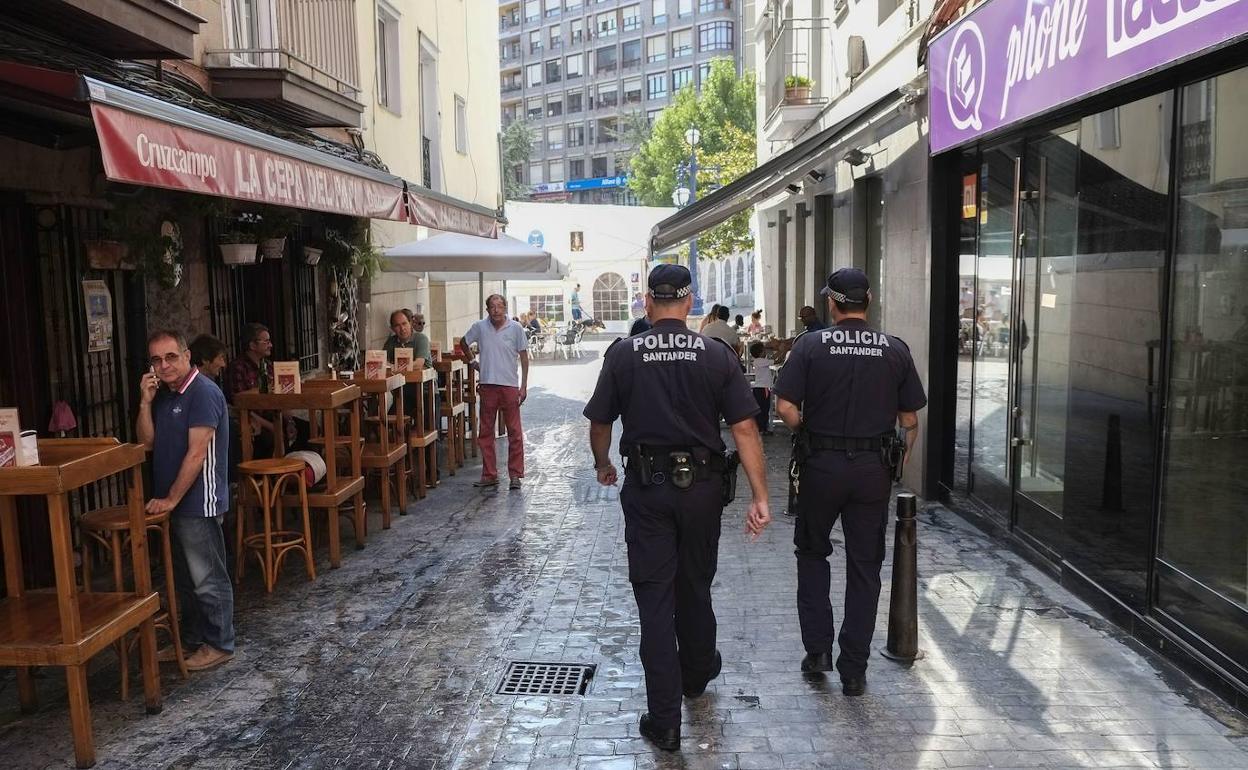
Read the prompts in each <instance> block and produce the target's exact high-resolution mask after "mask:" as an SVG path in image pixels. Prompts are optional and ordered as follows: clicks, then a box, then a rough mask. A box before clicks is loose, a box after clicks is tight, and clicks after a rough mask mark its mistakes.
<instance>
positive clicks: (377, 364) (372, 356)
mask: <svg viewBox="0 0 1248 770" xmlns="http://www.w3.org/2000/svg"><path fill="white" fill-rule="evenodd" d="M364 379H366V380H384V379H386V351H384V350H366V351H364Z"/></svg>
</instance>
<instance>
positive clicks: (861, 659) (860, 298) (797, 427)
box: [775, 267, 927, 695]
mask: <svg viewBox="0 0 1248 770" xmlns="http://www.w3.org/2000/svg"><path fill="white" fill-rule="evenodd" d="M870 288H871V287H870V283H869V282H868V281H867V276H866V275H865V274H864V273H863V272H862V271H861V270H857V269H855V268H851V267H847V268H842V269H840V270H837V271H836V272H835V273H833V274H832V275H830V276H829V277H828V282H827V286H826V287H825V288H824V289H823V291H822V294H823V296H824V297H826V298H827V302H828V309H829V312H830V313H831V315H832V320H833V322H834V323H835V324H836V326H835V327H834V328H832V329H827V330H821V331H812V332H809V333H806V334H803V335H801V336H800V337H798V339H797V341H796V342H795V343H794V344H793V349H792V351H791V352H790V353H789V357H788V360H787V361H786V363H785V365H784V368H782V369H781V370H780V378H779V380H778V381H777V382H776V388H775V391H776V412H777V413H778V414H779V415H780V419H782V420H784V424H785V425H787V426H788V427H789V428H790V429H792V430H793V431H794V433H797V434H798V439H799V445H800V442H802V441H805V446H806V447H808V449H809V453H810V454H809V457H808V458H806V459H805V461H804V462H803V463H802V464H801V470H800V475H799V477H798V482H797V483H798V494H797V520H796V522H795V527H794V531H793V544H794V545H795V546H796V551H795V553H796V555H797V612H798V619H799V621H800V623H801V628H802V644H803V646H804V647H805V648H806V657H805V658H803V659H802V663H801V670H802V671H803V672H804V673H814V672H822V671H831V670H832V640H833V618H832V602H831V599H830V598H829V593H830V591H831V573H830V571H829V568H828V556H830V555H831V554H832V541H831V539H830V536H831V532H832V526H833V525H834V524H835V523H836V521H837V519H838V518H839V519H840V520H841V529H842V531H843V532H844V534H845V565H846V576H845V617H844V618H843V619H842V620H841V633H840V637H839V638H838V640H837V641H838V642H839V644H840V648H841V652H840V655H839V656H838V657H837V659H836V670H837V671H838V672H840V675H841V691H842V692H843V693H844V694H845V695H862V694H863V692H864V691H865V688H866V681H867V658H868V657H869V656H870V654H871V637H872V635H873V634H874V633H875V615H876V610H877V609H878V606H879V601H880V567H881V565H883V563H884V533H885V526H886V525H887V523H888V496H889V492H890V491H891V489H892V477H893V471H894V468H892V467H890V463H891V462H893V461H894V460H893V457H894V456H893V455H892V450H893V449H894V447H893V441H894V440H895V439H896V434H895V429H896V427H897V426H898V425H900V426H901V428H902V430H903V431H904V432H905V434H906V438H905V445H904V457H897V458H896V460H897V461H899V462H904V461H906V460H909V458H910V450H911V449H912V448H913V447H914V442H915V439H916V437H917V436H918V425H919V418H918V415H917V414H915V413H916V412H917V411H918V410H919V409H922V408H923V407H924V406H926V405H927V396H926V394H925V393H924V392H923V384H922V383H921V382H920V381H919V374H918V372H917V371H915V368H914V359H912V358H911V357H910V348H909V347H907V346H906V343H904V342H902V341H901V340H900V339H898V338H897V337H893V336H891V335H887V334H883V333H881V332H878V331H876V330H874V329H872V328H871V327H869V326H868V325H867V308H868V307H870V305H871V291H870Z"/></svg>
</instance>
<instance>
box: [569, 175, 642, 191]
mask: <svg viewBox="0 0 1248 770" xmlns="http://www.w3.org/2000/svg"><path fill="white" fill-rule="evenodd" d="M627 184H628V175H627V174H621V175H620V176H600V177H596V178H594V179H570V180H568V182H567V183H566V184H565V185H564V189H566V190H567V191H568V192H575V191H577V190H601V189H602V188H604V187H624V186H625V185H627Z"/></svg>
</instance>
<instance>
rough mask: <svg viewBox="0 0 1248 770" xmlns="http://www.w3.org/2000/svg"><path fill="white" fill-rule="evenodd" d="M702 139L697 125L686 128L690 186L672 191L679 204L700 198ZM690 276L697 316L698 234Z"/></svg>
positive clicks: (692, 247) (699, 312) (694, 239)
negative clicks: (700, 152)
mask: <svg viewBox="0 0 1248 770" xmlns="http://www.w3.org/2000/svg"><path fill="white" fill-rule="evenodd" d="M701 141H702V132H701V131H699V130H698V129H697V128H696V127H695V126H690V127H689V128H687V129H685V144H687V145H689V166H688V168H687V169H686V170H687V172H688V182H689V186H688V187H684V186H681V187H677V188H676V191H675V192H673V193H672V201H673V202H674V203H676V205H677V206H681V207H684V206H687V205H689V204H690V203H693V202H694V201H696V200H697V199H698V143H699V142H701ZM689 276H690V278H692V279H693V286H692V287H691V288H692V289H693V308H692V310H691V311H690V312H692V313H693V314H694V315H695V316H696V315H702V290H701V287H700V286H699V284H698V236H697V235H694V236H693V237H691V238H690V239H689Z"/></svg>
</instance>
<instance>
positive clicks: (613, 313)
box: [592, 273, 629, 321]
mask: <svg viewBox="0 0 1248 770" xmlns="http://www.w3.org/2000/svg"><path fill="white" fill-rule="evenodd" d="M592 297H593V303H594V306H593V317H594V318H596V319H598V320H599V321H627V320H628V318H629V316H628V284H626V283H625V282H624V278H623V277H622V276H621V275H620V274H619V273H603V274H602V275H600V276H598V277H597V278H596V279H594V291H593V295H592Z"/></svg>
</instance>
